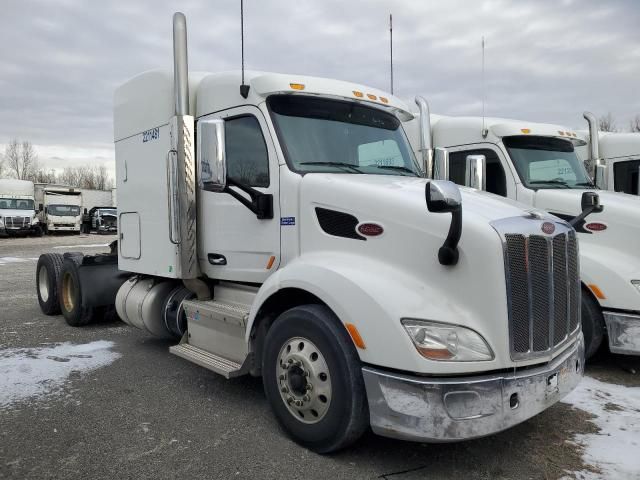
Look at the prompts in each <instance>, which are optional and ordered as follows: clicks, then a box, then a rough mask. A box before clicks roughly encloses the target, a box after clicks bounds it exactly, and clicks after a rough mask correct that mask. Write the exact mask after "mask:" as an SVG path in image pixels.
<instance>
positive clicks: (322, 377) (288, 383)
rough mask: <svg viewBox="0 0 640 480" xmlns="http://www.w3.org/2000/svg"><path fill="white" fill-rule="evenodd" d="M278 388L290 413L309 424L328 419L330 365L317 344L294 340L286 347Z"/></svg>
mask: <svg viewBox="0 0 640 480" xmlns="http://www.w3.org/2000/svg"><path fill="white" fill-rule="evenodd" d="M276 376H277V378H278V389H279V391H280V396H281V397H282V401H283V402H284V404H285V405H286V407H287V409H288V410H289V413H291V415H293V416H294V417H295V418H296V419H297V420H299V421H300V422H303V423H307V424H313V423H318V422H319V421H320V420H322V419H323V418H324V416H325V415H326V414H327V411H328V410H329V405H330V404H331V396H332V395H331V393H332V391H331V375H330V373H329V366H328V365H327V362H326V360H325V358H324V356H323V355H322V352H321V351H320V350H319V349H318V347H316V345H315V344H314V343H313V342H312V341H310V340H309V339H307V338H303V337H294V338H291V339H289V340H287V342H286V343H285V344H284V345H283V346H282V348H281V349H280V353H279V355H278V363H277V365H276Z"/></svg>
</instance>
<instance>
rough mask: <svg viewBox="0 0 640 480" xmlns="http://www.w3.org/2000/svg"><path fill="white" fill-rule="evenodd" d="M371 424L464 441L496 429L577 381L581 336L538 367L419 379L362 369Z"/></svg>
mask: <svg viewBox="0 0 640 480" xmlns="http://www.w3.org/2000/svg"><path fill="white" fill-rule="evenodd" d="M362 373H363V375H364V381H365V385H366V389H367V397H368V400H369V412H370V417H371V418H370V420H371V428H372V429H373V431H374V432H375V433H377V434H379V435H383V436H385V437H393V438H400V439H403V440H414V441H424V442H452V441H458V440H468V439H471V438H476V437H482V436H485V435H491V434H493V433H496V432H500V431H502V430H505V429H507V428H510V427H512V426H514V425H517V424H518V423H521V422H523V421H525V420H527V419H529V418H531V417H533V416H534V415H537V414H538V413H540V412H542V411H543V410H545V409H546V408H548V407H550V406H551V405H553V404H554V403H556V402H557V401H558V400H560V399H561V398H563V397H564V396H565V395H567V394H568V393H569V392H570V391H571V390H573V389H574V388H575V386H576V385H577V384H578V383H579V382H580V379H581V378H582V376H583V373H584V340H583V337H582V334H580V336H579V338H578V341H577V342H576V343H574V344H573V345H572V346H571V347H570V348H569V350H567V351H566V352H564V353H563V354H562V355H560V356H559V357H558V358H556V359H554V360H553V361H551V362H549V363H547V364H545V365H544V366H541V367H537V368H532V369H527V370H520V371H516V372H511V373H501V374H496V375H485V376H477V377H476V376H471V377H462V378H449V379H447V378H433V377H431V378H421V377H415V376H407V375H400V374H394V373H388V372H384V371H381V370H377V369H374V368H370V367H364V368H363V369H362Z"/></svg>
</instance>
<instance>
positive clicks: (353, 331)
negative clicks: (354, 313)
mask: <svg viewBox="0 0 640 480" xmlns="http://www.w3.org/2000/svg"><path fill="white" fill-rule="evenodd" d="M344 326H345V327H347V331H348V332H349V335H351V340H353V343H355V344H356V347H358V348H359V349H361V350H366V348H367V346H366V345H365V344H364V340H362V337H361V336H360V332H359V331H358V329H357V328H356V326H355V325H354V324H353V323H345V324H344Z"/></svg>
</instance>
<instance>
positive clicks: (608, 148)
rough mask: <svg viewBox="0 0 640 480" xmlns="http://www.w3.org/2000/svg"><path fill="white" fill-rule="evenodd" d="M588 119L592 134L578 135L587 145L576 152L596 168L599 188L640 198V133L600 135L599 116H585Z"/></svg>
mask: <svg viewBox="0 0 640 480" xmlns="http://www.w3.org/2000/svg"><path fill="white" fill-rule="evenodd" d="M584 117H585V119H586V120H587V123H588V124H589V130H588V131H581V132H578V136H579V137H582V138H583V139H584V140H585V145H584V146H580V147H577V148H576V150H577V151H578V154H579V155H580V157H581V158H582V159H583V160H588V161H589V162H590V163H591V164H593V165H595V167H596V168H595V175H594V177H595V178H594V180H595V183H596V185H597V186H598V187H599V188H601V189H603V190H611V191H614V192H620V193H628V194H630V195H638V194H639V193H640V190H639V185H640V175H638V173H639V172H640V133H619V132H599V131H598V123H597V120H596V117H595V115H593V114H592V113H590V112H585V113H584ZM591 139H594V140H593V141H592V140H591Z"/></svg>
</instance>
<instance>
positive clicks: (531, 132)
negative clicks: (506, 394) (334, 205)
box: [407, 97, 640, 358]
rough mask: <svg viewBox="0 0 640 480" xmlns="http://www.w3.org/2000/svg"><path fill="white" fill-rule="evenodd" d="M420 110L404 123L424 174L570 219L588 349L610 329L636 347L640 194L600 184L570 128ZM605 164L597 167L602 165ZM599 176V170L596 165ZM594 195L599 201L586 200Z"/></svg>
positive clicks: (612, 345) (616, 343)
mask: <svg viewBox="0 0 640 480" xmlns="http://www.w3.org/2000/svg"><path fill="white" fill-rule="evenodd" d="M416 103H417V104H418V107H419V109H420V111H421V114H420V115H418V116H417V118H416V119H414V120H412V121H411V122H410V124H409V125H407V130H408V132H409V137H410V140H411V142H412V144H413V146H414V149H415V150H416V151H418V152H421V151H429V149H428V148H427V149H425V145H427V146H433V147H435V149H436V156H435V158H433V157H425V165H426V167H425V168H426V169H428V170H429V172H430V173H429V176H431V177H432V178H435V179H447V180H451V181H453V182H455V183H456V184H459V185H466V186H470V187H473V188H475V189H478V190H485V191H488V192H491V193H493V194H496V195H499V196H502V197H506V198H509V199H512V200H516V201H517V202H520V203H522V204H525V205H528V206H531V207H533V208H537V209H541V210H545V211H547V212H550V213H552V214H553V215H555V216H557V217H560V218H563V219H565V220H567V221H569V222H571V223H572V224H574V225H575V228H576V231H577V233H578V238H579V240H580V266H581V270H580V275H581V285H582V287H581V288H582V330H583V332H584V337H585V351H586V357H587V358H589V357H591V356H592V355H593V354H594V353H595V352H596V351H597V350H598V348H599V347H600V345H601V343H602V341H603V339H604V338H607V337H608V342H609V349H610V350H611V351H612V352H615V353H621V354H632V355H635V354H640V255H639V252H638V248H637V244H638V240H637V239H638V235H640V198H638V197H634V196H631V195H625V194H620V193H614V192H608V191H603V190H599V189H597V188H596V186H595V185H594V184H593V182H592V181H591V178H590V177H589V175H588V173H587V171H586V169H585V167H584V164H583V162H582V161H581V159H580V158H579V157H578V156H577V154H576V148H579V147H581V146H585V145H586V144H585V141H584V140H583V139H582V138H581V137H580V135H579V134H578V133H577V132H576V131H575V130H573V129H570V128H567V127H564V126H561V125H552V124H541V123H534V122H526V121H518V120H508V119H502V118H482V117H447V116H439V115H430V114H429V108H428V104H427V102H426V100H424V99H423V98H421V97H418V98H417V99H416ZM602 168H604V167H603V166H602V165H597V167H596V169H597V170H601V169H602ZM597 176H602V174H601V173H599V174H598V175H597ZM596 197H597V198H598V199H599V200H597V204H591V203H590V202H593V201H594V200H595V199H596Z"/></svg>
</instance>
